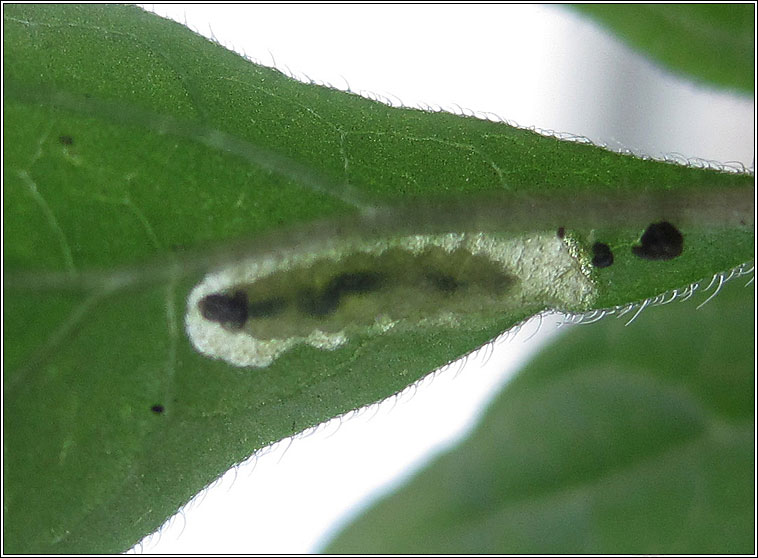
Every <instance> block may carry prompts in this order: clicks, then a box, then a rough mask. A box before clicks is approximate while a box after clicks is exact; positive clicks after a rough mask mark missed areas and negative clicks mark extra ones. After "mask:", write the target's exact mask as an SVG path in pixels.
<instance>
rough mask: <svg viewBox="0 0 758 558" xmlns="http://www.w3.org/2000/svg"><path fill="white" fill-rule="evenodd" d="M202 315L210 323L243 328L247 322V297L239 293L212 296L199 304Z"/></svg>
mask: <svg viewBox="0 0 758 558" xmlns="http://www.w3.org/2000/svg"><path fill="white" fill-rule="evenodd" d="M197 306H198V308H199V309H200V313H201V314H202V315H203V318H205V319H206V320H208V321H211V322H218V323H220V324H224V325H228V326H231V327H234V328H235V329H239V328H241V327H242V326H243V325H245V322H246V321H247V295H246V294H245V293H244V292H242V291H237V292H235V293H234V294H232V295H226V294H212V295H208V296H206V297H205V298H203V299H201V300H200V302H198V303H197Z"/></svg>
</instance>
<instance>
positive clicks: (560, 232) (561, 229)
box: [558, 227, 566, 238]
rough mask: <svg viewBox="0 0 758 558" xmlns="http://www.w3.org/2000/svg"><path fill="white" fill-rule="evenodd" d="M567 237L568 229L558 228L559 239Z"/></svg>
mask: <svg viewBox="0 0 758 558" xmlns="http://www.w3.org/2000/svg"><path fill="white" fill-rule="evenodd" d="M564 236H566V229H565V228H564V227H558V238H563V237H564Z"/></svg>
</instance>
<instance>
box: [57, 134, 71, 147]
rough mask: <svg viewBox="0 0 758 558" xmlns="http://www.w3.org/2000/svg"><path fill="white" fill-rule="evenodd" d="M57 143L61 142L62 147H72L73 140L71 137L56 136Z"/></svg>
mask: <svg viewBox="0 0 758 558" xmlns="http://www.w3.org/2000/svg"><path fill="white" fill-rule="evenodd" d="M58 141H59V142H61V143H62V144H63V145H74V138H72V137H71V136H66V135H63V136H58Z"/></svg>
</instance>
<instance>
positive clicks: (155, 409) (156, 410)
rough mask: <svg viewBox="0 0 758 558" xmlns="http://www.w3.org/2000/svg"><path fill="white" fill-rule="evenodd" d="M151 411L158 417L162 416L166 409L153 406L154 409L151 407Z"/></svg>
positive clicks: (160, 406)
mask: <svg viewBox="0 0 758 558" xmlns="http://www.w3.org/2000/svg"><path fill="white" fill-rule="evenodd" d="M150 410H151V411H152V412H154V413H155V414H156V415H160V414H161V413H163V411H164V408H163V405H153V406H152V407H150Z"/></svg>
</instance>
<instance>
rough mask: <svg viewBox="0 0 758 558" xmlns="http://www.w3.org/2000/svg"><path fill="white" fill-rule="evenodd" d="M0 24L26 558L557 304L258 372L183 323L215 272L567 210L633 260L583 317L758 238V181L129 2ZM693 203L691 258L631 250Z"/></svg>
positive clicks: (727, 260)
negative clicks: (280, 53) (224, 37)
mask: <svg viewBox="0 0 758 558" xmlns="http://www.w3.org/2000/svg"><path fill="white" fill-rule="evenodd" d="M3 24H4V45H3V46H4V63H5V65H4V86H5V97H4V100H3V101H4V119H5V128H4V158H5V167H4V177H3V178H4V186H3V188H4V190H3V191H4V201H3V203H4V217H5V223H4V226H5V228H4V232H5V246H4V248H5V250H4V266H5V271H4V273H5V276H4V310H3V311H4V322H5V331H6V334H5V335H6V338H5V340H4V341H5V343H4V346H5V347H6V348H5V354H4V368H5V376H4V389H5V391H4V421H5V422H4V424H5V430H4V439H5V471H4V474H5V490H6V493H5V511H6V514H5V533H4V534H5V545H6V546H5V550H6V551H8V552H116V551H120V550H124V549H126V548H128V547H130V546H132V545H133V544H134V543H135V542H136V541H137V540H139V539H140V538H141V537H142V536H144V535H145V534H147V533H149V532H151V531H153V530H154V529H155V528H156V527H157V526H158V525H160V524H161V523H162V522H163V521H164V520H165V519H166V518H167V517H168V516H169V515H171V514H172V513H173V512H174V511H176V510H177V509H178V508H179V507H180V506H181V505H182V504H183V503H184V502H186V501H187V500H188V499H189V498H190V497H191V496H192V495H194V494H195V493H196V492H197V491H198V490H199V489H200V488H202V487H203V486H204V485H206V484H207V483H209V482H211V481H212V480H213V479H215V478H216V477H217V476H218V475H219V474H220V473H222V472H223V471H225V470H226V469H228V468H229V467H230V466H231V465H232V464H234V463H237V462H239V461H240V460H242V459H244V458H245V457H246V456H248V455H250V454H251V453H252V452H254V451H255V450H256V449H258V448H261V447H263V446H265V445H267V444H269V443H271V442H274V441H276V440H279V439H281V438H283V437H285V436H289V435H291V434H293V433H296V432H299V431H302V430H303V429H305V428H307V427H309V426H312V425H315V424H318V423H320V422H322V421H324V420H326V419H328V418H331V417H333V416H336V415H338V414H340V413H343V412H346V411H349V410H351V409H354V408H359V407H361V406H363V405H365V404H367V403H370V402H373V401H377V400H380V399H382V398H384V397H387V396H389V395H391V394H393V393H395V392H397V391H399V390H400V389H402V388H404V387H406V386H407V385H409V384H410V383H412V382H414V381H415V380H417V379H418V378H420V377H422V376H423V375H424V374H426V373H427V372H428V371H430V370H432V369H434V368H436V367H438V366H439V365H441V364H444V363H446V362H448V361H449V360H452V359H454V358H456V357H458V356H460V355H462V354H465V353H467V352H468V351H470V350H472V349H474V348H476V347H477V346H479V345H481V344H483V343H485V342H487V341H488V340H489V339H491V338H492V337H494V336H495V335H496V334H498V333H500V332H501V331H503V330H505V329H507V328H509V327H510V326H512V325H513V324H514V323H517V322H518V321H520V320H521V319H522V318H524V317H526V316H528V315H530V314H533V313H535V312H537V311H539V310H541V309H542V308H543V307H544V306H545V305H546V304H547V303H546V302H545V301H544V300H537V301H532V302H530V303H528V304H527V303H525V304H523V305H522V306H516V307H513V308H509V309H508V311H507V312H503V313H502V314H499V315H497V316H496V317H493V316H492V315H485V316H479V315H474V316H471V317H467V318H465V319H463V320H462V321H461V324H460V326H459V327H458V328H455V329H454V328H451V327H449V326H444V325H442V326H441V325H439V324H428V325H421V326H419V327H411V328H396V329H395V330H391V331H388V332H386V333H383V334H376V333H371V332H363V333H360V334H357V335H355V336H354V337H352V338H351V339H350V340H349V342H348V343H347V344H346V345H344V346H342V347H341V348H339V349H338V350H334V351H324V350H318V349H314V348H312V347H311V346H308V345H302V344H301V345H298V346H296V347H294V348H292V349H290V350H288V351H287V352H285V353H284V354H282V355H281V356H279V358H277V359H276V361H275V362H274V363H273V364H271V365H270V366H267V367H264V368H257V369H256V368H240V367H235V366H230V365H229V364H227V363H225V362H224V361H221V360H214V359H210V358H208V357H206V356H204V355H203V354H200V353H199V352H198V351H197V350H196V349H195V348H194V347H193V345H192V344H191V343H190V341H189V339H188V338H187V336H186V335H185V328H184V322H185V310H186V309H187V297H188V294H189V293H190V291H191V289H192V288H193V287H194V286H195V285H196V284H197V283H198V281H200V280H201V279H202V278H203V276H204V275H205V273H206V272H208V271H211V270H213V269H215V268H217V267H218V266H223V265H227V264H230V263H234V262H238V261H239V260H240V259H241V258H243V257H244V258H249V257H255V258H257V259H260V258H262V257H264V256H266V255H271V254H276V253H281V252H285V251H286V250H300V251H301V252H306V253H307V251H308V250H310V249H313V250H317V249H319V246H321V245H322V244H323V243H324V242H327V241H331V240H333V239H334V238H338V239H339V238H343V237H345V238H347V237H351V238H352V237H353V236H357V237H359V238H362V239H370V238H371V237H372V235H386V234H393V235H398V234H401V233H402V234H409V233H414V234H416V233H430V232H459V231H461V230H464V229H465V230H469V231H476V230H478V228H480V227H484V228H492V230H493V231H496V232H498V233H502V234H504V235H506V236H508V235H510V236H513V237H514V238H516V239H518V238H519V235H521V234H525V233H530V234H531V233H533V232H535V231H536V232H540V233H541V234H543V235H544V234H549V235H555V231H556V230H557V228H558V227H559V226H566V227H567V230H568V231H569V234H570V236H571V238H573V239H574V242H576V249H577V250H579V251H586V250H588V249H589V246H591V244H592V243H593V242H594V241H595V240H596V239H598V238H600V239H602V240H603V241H604V242H607V243H608V244H610V245H611V246H612V248H613V249H614V251H615V252H616V254H617V255H616V258H617V262H616V263H615V264H614V266H613V267H611V268H606V269H604V270H593V271H590V272H589V275H590V278H591V281H592V283H593V285H594V286H593V288H594V289H596V291H597V293H596V296H595V298H594V302H592V304H590V302H589V300H585V299H582V300H579V301H576V302H575V305H576V308H575V309H578V310H586V309H590V308H592V307H604V306H612V305H616V304H625V303H628V302H632V301H635V300H640V299H644V298H646V297H649V296H653V295H655V294H657V293H658V292H661V291H663V290H666V289H670V288H681V287H682V286H685V285H687V284H689V283H690V282H692V281H695V280H697V279H699V278H701V277H704V276H710V275H711V274H713V273H714V272H717V271H720V270H724V269H729V268H731V267H733V266H735V265H738V264H740V263H742V262H743V261H745V260H748V259H750V258H751V257H752V253H753V237H752V222H753V221H752V219H753V216H752V187H751V184H752V179H751V177H748V176H744V175H736V174H730V173H721V172H716V171H714V170H703V169H694V168H685V167H679V166H675V165H670V164H664V163H660V162H655V161H644V160H640V159H636V158H633V157H629V156H623V155H619V154H614V153H609V152H606V151H603V150H601V149H598V148H596V147H594V146H590V145H586V144H580V143H567V142H560V141H557V140H556V139H554V138H546V137H543V136H539V135H537V134H535V133H533V132H530V131H527V130H521V129H515V128H512V127H509V126H506V125H504V124H502V123H496V122H487V121H480V120H477V119H473V118H462V117H459V116H454V115H449V114H444V113H438V114H434V113H428V112H424V111H418V110H410V109H392V108H389V107H387V106H385V105H382V104H380V103H376V102H373V101H369V100H366V99H364V98H361V97H358V96H356V95H350V94H346V93H343V92H339V91H334V90H330V89H327V88H323V87H317V86H313V85H305V84H302V83H298V82H295V81H293V80H291V79H289V78H287V77H285V76H283V75H282V74H281V73H279V72H277V71H275V70H270V69H267V68H263V67H260V66H255V65H253V64H251V63H250V62H248V61H246V60H244V59H242V58H240V57H239V56H237V55H235V54H232V53H230V52H228V51H226V50H224V49H222V48H220V47H219V46H218V45H214V44H212V43H210V42H208V41H206V40H205V39H202V38H200V37H198V36H196V35H194V34H193V33H191V32H190V31H188V30H187V29H185V28H183V27H182V26H179V25H177V24H174V23H171V22H167V21H165V20H162V19H160V18H157V17H155V16H152V15H150V14H146V13H144V12H141V11H140V10H138V9H136V8H133V7H127V6H95V5H78V6H65V5H57V6H52V5H16V6H10V5H9V6H6V7H5V10H4V23H3ZM664 198H665V200H667V201H665V202H664V201H662V200H664ZM651 200H658V201H660V202H661V203H662V204H664V205H662V206H661V207H654V206H650V202H651ZM746 200H747V203H746ZM572 203H573V204H574V206H575V208H576V211H575V212H571V211H567V209H568V208H570V207H571V204H572ZM663 207H666V208H667V209H666V211H668V213H666V211H663V209H662V208H663ZM388 208H389V209H388ZM461 208H465V209H466V211H465V212H464V211H461ZM493 210H494V211H493ZM661 211H663V213H665V214H661ZM674 217H676V218H678V222H677V224H678V225H679V226H680V228H681V230H682V232H683V233H684V234H685V237H686V249H685V252H684V253H683V254H682V256H681V257H679V258H676V259H675V260H672V261H670V262H650V261H644V260H639V258H636V257H635V256H634V255H633V253H632V251H631V246H633V245H635V244H636V243H637V242H638V240H639V237H640V234H641V233H642V231H643V230H644V229H645V227H646V226H647V225H648V224H649V223H650V222H651V220H654V219H659V218H669V219H673V218H674ZM741 221H744V222H741ZM509 238H510V237H509ZM256 261H257V260H256ZM558 294H561V293H558ZM192 309H194V306H193V307H192V308H190V310H192Z"/></svg>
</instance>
